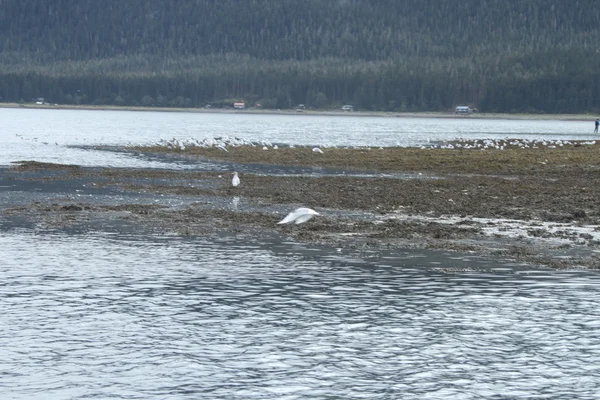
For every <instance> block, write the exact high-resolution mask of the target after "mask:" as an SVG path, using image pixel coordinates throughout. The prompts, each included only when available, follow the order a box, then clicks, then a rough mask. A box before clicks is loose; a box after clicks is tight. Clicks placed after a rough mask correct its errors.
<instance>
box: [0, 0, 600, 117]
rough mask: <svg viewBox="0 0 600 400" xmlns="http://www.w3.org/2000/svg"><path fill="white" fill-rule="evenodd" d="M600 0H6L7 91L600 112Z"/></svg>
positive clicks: (272, 104) (3, 83) (176, 100)
mask: <svg viewBox="0 0 600 400" xmlns="http://www.w3.org/2000/svg"><path fill="white" fill-rule="evenodd" d="M599 23H600V7H597V6H596V5H595V2H594V1H591V0H578V1H577V2H565V1H562V0H528V1H526V2H525V1H521V0H506V1H501V2H500V1H496V0H463V1H460V2H456V1H449V0H380V1H368V0H328V1H323V0H303V1H297V0H245V1H241V2H240V1H234V0H178V1H176V2H169V1H163V0H128V1H126V2H124V1H117V0H103V1H101V2H98V1H93V0H0V100H1V101H13V102H29V101H31V100H32V99H35V98H37V97H44V99H45V100H46V101H49V102H53V103H60V104H97V105H103V104H107V105H129V106H136V105H141V106H159V107H199V106H204V105H206V104H211V105H212V106H215V107H219V106H230V105H231V103H232V102H234V101H245V102H247V103H248V104H251V105H252V104H256V103H260V104H261V105H262V106H263V107H264V108H290V107H294V106H295V105H297V104H300V103H302V104H305V105H307V106H309V107H313V108H317V109H324V108H331V107H337V106H339V105H341V104H353V105H354V106H355V107H357V108H358V109H363V110H386V111H442V110H448V109H451V108H453V107H454V106H455V105H458V104H469V105H471V106H473V107H476V108H478V109H480V110H481V111H488V112H539V113H576V112H597V111H600V99H598V96H597V93H599V91H600V72H598V69H597V65H600V63H599V62H600V52H599V51H598V50H597V48H598V47H597V44H598V43H600V30H599V29H597V27H598V26H599V25H598V24H599Z"/></svg>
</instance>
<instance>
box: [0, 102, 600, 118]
mask: <svg viewBox="0 0 600 400" xmlns="http://www.w3.org/2000/svg"><path fill="white" fill-rule="evenodd" d="M0 108H9V109H10V108H20V109H48V110H92V111H107V110H110V111H141V112H186V113H204V114H255V115H297V116H304V115H312V116H329V117H336V116H337V117H348V116H352V117H374V118H452V119H455V118H472V119H507V120H562V121H594V120H595V119H596V118H598V117H597V116H595V115H592V114H503V113H473V114H470V115H457V114H455V113H454V112H453V111H447V112H433V111H432V112H386V111H360V110H359V111H353V112H345V111H341V110H322V111H321V110H319V111H317V110H303V111H302V112H298V111H296V110H293V109H288V110H271V109H268V110H267V109H251V108H249V109H245V110H234V109H225V108H222V109H219V108H177V107H133V106H94V105H67V104H41V105H38V104H32V103H26V104H19V103H0Z"/></svg>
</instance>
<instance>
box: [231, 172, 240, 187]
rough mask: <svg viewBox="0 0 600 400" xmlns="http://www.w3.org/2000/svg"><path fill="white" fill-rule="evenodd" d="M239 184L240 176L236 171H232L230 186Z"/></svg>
mask: <svg viewBox="0 0 600 400" xmlns="http://www.w3.org/2000/svg"><path fill="white" fill-rule="evenodd" d="M239 184H240V177H239V176H238V173H237V172H234V173H233V178H232V179H231V186H237V185H239Z"/></svg>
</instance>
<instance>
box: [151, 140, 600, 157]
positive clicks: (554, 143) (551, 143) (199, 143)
mask: <svg viewBox="0 0 600 400" xmlns="http://www.w3.org/2000/svg"><path fill="white" fill-rule="evenodd" d="M594 144H596V140H588V141H573V140H562V139H510V138H498V139H475V140H473V139H460V138H459V139H453V140H449V141H443V142H435V141H432V140H431V139H427V143H426V144H423V145H422V146H421V149H475V150H476V149H480V150H488V149H490V150H494V149H495V150H505V149H509V148H518V149H538V148H548V149H555V148H559V147H564V146H574V145H579V146H581V145H594ZM154 145H156V146H159V147H166V148H168V149H178V150H180V151H185V150H186V149H187V148H193V147H202V148H211V147H215V148H218V149H220V150H222V151H225V152H227V151H229V150H227V148H228V147H236V146H252V147H262V149H263V150H277V149H279V146H278V145H277V144H273V143H271V142H269V141H266V140H260V141H255V142H254V141H250V140H247V139H241V138H238V137H228V136H226V137H219V138H207V139H202V140H198V139H194V138H188V139H177V138H172V139H169V140H168V139H164V138H161V139H160V140H158V141H157V142H156V143H154ZM398 146H400V145H399V144H398ZM286 147H288V148H294V145H289V146H286ZM338 147H339V146H336V145H334V144H324V145H322V146H319V147H313V148H312V151H313V152H315V153H320V154H324V151H323V150H322V148H338ZM340 148H346V149H348V148H353V149H365V148H367V149H370V148H371V147H365V146H343V147H340ZM379 149H381V150H382V149H383V147H379Z"/></svg>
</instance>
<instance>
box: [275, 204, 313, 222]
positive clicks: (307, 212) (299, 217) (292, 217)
mask: <svg viewBox="0 0 600 400" xmlns="http://www.w3.org/2000/svg"><path fill="white" fill-rule="evenodd" d="M315 215H321V214H319V213H318V212H316V211H315V210H311V209H310V208H306V207H300V208H297V209H296V210H294V211H292V212H291V213H289V214H288V215H287V217H285V218H284V219H282V220H281V221H279V222H278V224H289V223H290V222H294V223H295V224H301V223H303V222H306V221H308V220H309V219H311V218H312V217H314V216H315Z"/></svg>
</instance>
